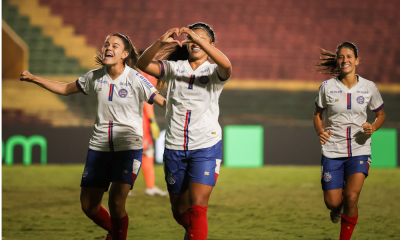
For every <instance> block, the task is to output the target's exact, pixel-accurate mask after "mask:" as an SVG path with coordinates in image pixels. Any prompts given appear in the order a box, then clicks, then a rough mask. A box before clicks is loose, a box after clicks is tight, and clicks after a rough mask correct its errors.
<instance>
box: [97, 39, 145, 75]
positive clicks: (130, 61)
mask: <svg viewBox="0 0 400 240" xmlns="http://www.w3.org/2000/svg"><path fill="white" fill-rule="evenodd" d="M111 36H115V37H119V38H120V39H121V40H122V42H123V43H124V50H126V51H128V53H129V55H128V56H127V57H126V58H125V59H124V64H126V65H128V66H129V67H131V68H133V69H135V70H138V69H137V67H136V63H137V61H138V59H139V54H138V52H137V51H136V48H135V46H133V44H132V41H131V39H130V38H129V37H128V36H127V35H123V34H121V33H113V34H110V35H108V36H107V37H106V39H108V38H109V37H111ZM95 61H96V64H97V65H101V66H104V63H103V54H102V53H99V52H98V53H97V54H96V56H95Z"/></svg>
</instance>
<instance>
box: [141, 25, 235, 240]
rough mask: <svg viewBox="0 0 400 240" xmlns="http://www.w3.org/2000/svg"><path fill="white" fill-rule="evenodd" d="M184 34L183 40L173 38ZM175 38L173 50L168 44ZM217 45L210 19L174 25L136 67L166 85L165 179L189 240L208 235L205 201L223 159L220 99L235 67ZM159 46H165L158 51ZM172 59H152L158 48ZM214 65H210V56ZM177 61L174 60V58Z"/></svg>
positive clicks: (175, 210) (213, 184) (176, 217)
mask: <svg viewBox="0 0 400 240" xmlns="http://www.w3.org/2000/svg"><path fill="white" fill-rule="evenodd" d="M181 34H185V35H186V36H187V39H185V40H183V41H182V42H180V41H179V40H177V39H175V38H174V35H176V36H179V35H181ZM169 43H175V44H178V45H179V46H176V48H175V50H174V51H173V52H169V50H171V49H174V48H171V47H167V50H165V49H164V50H161V49H162V48H163V47H164V46H165V45H167V44H169ZM214 46H215V34H214V31H213V30H212V29H211V27H210V26H209V25H208V24H205V23H201V22H200V23H195V24H192V25H190V26H189V27H183V28H181V29H179V28H173V29H171V30H169V31H168V32H167V33H166V34H164V35H163V36H162V37H160V38H159V39H158V40H157V41H156V42H155V43H154V44H153V45H152V46H150V47H149V48H148V49H147V50H146V51H145V52H144V53H143V55H141V57H140V58H139V60H138V64H137V66H138V68H140V69H141V70H142V71H144V72H146V73H148V74H150V75H152V76H155V77H157V78H159V80H158V82H157V86H162V85H163V83H166V84H167V85H168V87H167V110H166V137H165V151H164V164H165V168H164V170H165V180H166V182H167V187H168V192H169V195H170V201H171V205H172V213H173V216H174V218H175V220H176V221H177V222H178V223H179V224H181V225H182V226H183V227H184V228H185V230H186V231H187V232H186V237H185V238H187V239H191V240H203V239H207V234H208V224H207V206H208V200H209V198H210V194H211V191H212V189H213V187H214V186H215V183H216V180H217V177H218V174H219V166H220V163H221V158H222V144H221V139H222V131H221V127H220V125H219V123H218V115H219V106H218V98H219V95H220V94H221V91H222V88H223V86H224V84H225V83H226V82H227V80H228V79H229V78H230V76H231V74H232V66H231V63H230V62H229V60H228V58H227V57H225V55H224V54H222V53H221V52H220V51H219V50H218V49H217V48H215V47H214ZM160 50H161V51H160ZM159 52H160V53H161V54H164V58H168V59H169V60H168V61H166V60H163V61H154V60H153V58H154V57H155V56H156V54H157V53H159ZM209 57H210V58H211V59H212V60H213V61H214V62H215V64H211V63H210V62H209V61H208V58H209ZM173 60H174V61H173Z"/></svg>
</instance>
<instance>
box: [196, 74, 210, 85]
mask: <svg viewBox="0 0 400 240" xmlns="http://www.w3.org/2000/svg"><path fill="white" fill-rule="evenodd" d="M209 81H210V78H209V77H208V76H201V77H200V78H199V82H200V83H201V84H206V83H208V82H209Z"/></svg>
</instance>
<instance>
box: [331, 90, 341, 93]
mask: <svg viewBox="0 0 400 240" xmlns="http://www.w3.org/2000/svg"><path fill="white" fill-rule="evenodd" d="M342 92H343V91H342V90H340V91H329V93H342Z"/></svg>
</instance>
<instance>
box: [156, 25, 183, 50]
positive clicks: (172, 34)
mask: <svg viewBox="0 0 400 240" xmlns="http://www.w3.org/2000/svg"><path fill="white" fill-rule="evenodd" d="M179 35H180V32H179V28H172V29H170V30H168V31H167V32H166V33H165V34H164V35H162V36H161V38H160V42H162V43H163V44H169V43H174V42H175V43H177V44H178V45H179V46H181V47H182V42H180V41H179V40H177V39H176V38H177V37H179Z"/></svg>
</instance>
